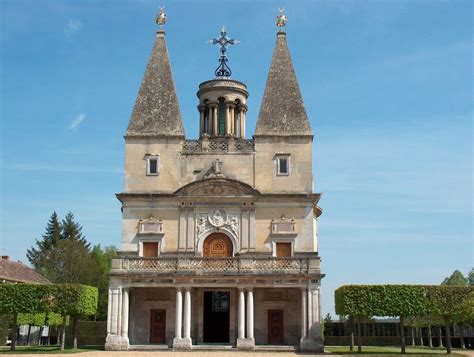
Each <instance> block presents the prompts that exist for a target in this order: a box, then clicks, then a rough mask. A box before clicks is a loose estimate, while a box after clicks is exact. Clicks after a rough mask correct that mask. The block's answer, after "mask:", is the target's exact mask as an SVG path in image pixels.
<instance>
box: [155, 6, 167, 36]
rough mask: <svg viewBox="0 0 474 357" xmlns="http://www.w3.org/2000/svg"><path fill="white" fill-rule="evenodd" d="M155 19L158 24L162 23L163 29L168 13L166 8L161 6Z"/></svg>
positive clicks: (161, 27)
mask: <svg viewBox="0 0 474 357" xmlns="http://www.w3.org/2000/svg"><path fill="white" fill-rule="evenodd" d="M155 21H156V23H157V24H158V25H160V30H162V29H163V25H164V24H166V14H165V8H164V7H163V6H160V12H159V13H158V15H156V18H155Z"/></svg>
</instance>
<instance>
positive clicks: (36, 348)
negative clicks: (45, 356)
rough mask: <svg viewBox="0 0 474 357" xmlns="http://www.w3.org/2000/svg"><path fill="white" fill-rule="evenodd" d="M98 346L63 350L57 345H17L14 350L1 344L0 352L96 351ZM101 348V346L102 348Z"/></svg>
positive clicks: (98, 348)
mask: <svg viewBox="0 0 474 357" xmlns="http://www.w3.org/2000/svg"><path fill="white" fill-rule="evenodd" d="M100 349H101V348H100V346H90V347H81V348H78V349H76V350H74V349H71V348H66V349H65V350H64V351H61V348H60V347H59V346H17V347H16V350H15V351H10V347H8V346H1V347H0V353H5V354H7V353H15V354H24V353H39V354H41V353H79V352H87V351H98V350H100ZM102 349H103V348H102Z"/></svg>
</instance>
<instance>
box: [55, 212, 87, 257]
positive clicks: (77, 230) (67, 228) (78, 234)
mask: <svg viewBox="0 0 474 357" xmlns="http://www.w3.org/2000/svg"><path fill="white" fill-rule="evenodd" d="M61 238H62V239H71V240H76V241H78V242H81V243H82V244H83V245H84V246H85V247H86V248H87V249H89V248H90V243H88V242H87V240H86V239H85V237H84V236H83V235H82V226H81V225H80V224H79V223H77V222H76V221H75V220H74V215H73V214H72V212H68V213H67V214H66V217H64V219H63V221H62V231H61Z"/></svg>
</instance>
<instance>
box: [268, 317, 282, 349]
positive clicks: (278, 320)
mask: <svg viewBox="0 0 474 357" xmlns="http://www.w3.org/2000/svg"><path fill="white" fill-rule="evenodd" d="M283 331H284V324H283V310H268V344H269V345H282V344H283Z"/></svg>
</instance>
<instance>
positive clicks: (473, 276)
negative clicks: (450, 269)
mask: <svg viewBox="0 0 474 357" xmlns="http://www.w3.org/2000/svg"><path fill="white" fill-rule="evenodd" d="M467 285H469V286H474V268H471V270H470V271H469V273H468V274H467Z"/></svg>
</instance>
